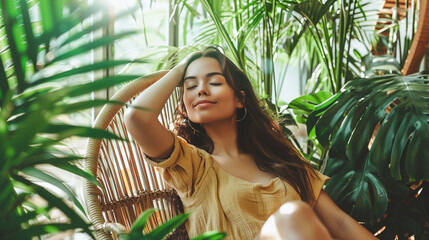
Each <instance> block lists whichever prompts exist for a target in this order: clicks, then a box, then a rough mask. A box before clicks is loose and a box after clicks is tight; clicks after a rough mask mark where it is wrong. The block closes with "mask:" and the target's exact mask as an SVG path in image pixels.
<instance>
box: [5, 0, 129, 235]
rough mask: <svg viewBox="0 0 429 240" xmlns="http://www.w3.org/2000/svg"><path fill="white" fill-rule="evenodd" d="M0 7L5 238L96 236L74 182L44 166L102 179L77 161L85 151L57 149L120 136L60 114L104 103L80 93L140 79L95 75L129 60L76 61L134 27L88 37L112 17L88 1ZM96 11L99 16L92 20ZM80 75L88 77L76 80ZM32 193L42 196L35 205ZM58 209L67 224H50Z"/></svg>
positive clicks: (10, 0)
mask: <svg viewBox="0 0 429 240" xmlns="http://www.w3.org/2000/svg"><path fill="white" fill-rule="evenodd" d="M0 6H1V13H0V24H1V29H0V36H1V37H0V45H1V52H0V142H1V144H0V188H1V194H0V209H1V211H0V235H1V236H2V237H1V238H2V239H29V238H32V237H34V236H42V235H45V234H51V233H55V232H59V231H65V230H68V229H73V230H74V229H81V230H82V231H84V232H86V233H88V234H89V235H91V231H90V229H89V224H88V223H87V222H86V221H85V218H84V217H83V216H84V215H85V212H84V208H83V206H82V204H81V203H80V202H79V201H78V199H77V198H76V195H75V194H74V193H73V192H72V191H71V188H70V186H69V185H68V184H67V183H64V182H63V181H61V180H59V179H58V178H57V177H56V176H54V175H52V174H50V173H49V172H47V171H45V170H42V169H41V168H39V165H41V164H44V165H50V166H52V167H53V168H60V169H63V170H66V171H68V172H70V173H73V174H76V175H79V176H82V177H84V178H87V179H89V180H90V181H92V182H94V183H95V184H97V181H96V180H95V178H94V177H93V176H92V175H90V174H88V173H87V172H85V171H83V170H81V169H80V168H78V167H77V166H76V165H75V164H74V162H75V161H76V160H78V159H80V158H81V157H80V156H78V155H76V154H73V153H72V152H70V151H66V150H64V148H60V147H58V146H59V145H60V143H61V141H62V140H64V139H67V138H70V137H74V136H77V137H95V138H105V137H106V138H116V137H115V136H114V135H113V134H110V133H108V132H105V131H101V130H98V129H93V128H91V127H90V126H88V125H90V124H88V125H86V126H77V125H71V124H68V123H65V122H64V121H63V120H62V119H63V118H60V116H63V115H69V114H72V113H77V112H80V111H82V110H85V109H89V108H91V107H94V106H99V105H102V104H105V103H107V101H106V100H82V98H81V97H82V96H85V95H86V96H88V95H89V94H90V93H91V92H93V91H97V90H101V89H105V88H108V87H110V86H113V85H115V84H119V83H123V82H125V81H129V80H131V79H134V78H136V77H137V76H126V75H122V76H107V77H101V78H99V79H97V78H96V79H92V75H91V74H90V73H91V72H92V71H98V70H103V69H107V68H110V67H114V66H117V65H121V64H125V63H129V62H130V61H128V60H117V61H100V62H91V61H87V62H83V63H81V64H78V65H76V62H79V61H76V57H78V56H82V55H83V54H88V53H90V52H91V51H92V50H94V49H97V48H100V47H103V46H106V45H108V44H111V43H113V42H114V41H115V40H116V39H119V38H122V37H124V36H127V35H129V34H132V33H133V32H124V33H119V34H117V35H115V36H101V37H99V38H96V37H91V36H92V33H93V32H95V31H99V30H101V29H102V28H103V27H105V26H107V24H108V22H109V18H107V17H106V16H107V15H104V14H103V11H105V8H104V7H103V5H97V4H94V5H92V6H89V5H87V4H85V2H84V1H74V0H69V1H65V0H62V1H57V0H56V1H49V0H38V1H30V0H29V1H26V0H20V1H16V0H2V1H1V5H0ZM94 14H97V15H98V16H101V17H100V18H93V16H94ZM88 21H89V23H92V24H88ZM72 61H73V62H72ZM75 79H83V81H80V82H77V83H76V82H74V80H75ZM70 80H71V81H70ZM116 104H120V103H116ZM45 183H48V184H51V185H53V186H55V187H57V188H58V189H60V190H62V191H63V192H64V193H65V195H66V196H67V198H68V199H69V200H71V202H72V204H71V205H70V204H67V203H66V202H65V201H64V199H63V198H62V197H59V196H58V195H56V194H53V193H52V192H51V191H48V190H47V189H45V187H44V186H45ZM34 196H38V197H40V198H41V199H43V200H44V201H42V202H41V203H40V202H39V203H34V202H32V197H34ZM53 209H58V210H60V211H61V212H62V213H63V214H64V215H66V216H67V217H68V221H66V222H52V221H50V219H49V213H50V211H52V210H53ZM76 209H77V210H76Z"/></svg>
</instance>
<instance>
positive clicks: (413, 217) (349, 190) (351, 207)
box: [307, 74, 429, 239]
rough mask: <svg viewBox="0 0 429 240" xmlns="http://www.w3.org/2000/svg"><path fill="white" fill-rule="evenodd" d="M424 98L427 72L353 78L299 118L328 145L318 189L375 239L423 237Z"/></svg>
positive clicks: (428, 108) (428, 216) (427, 184)
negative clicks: (321, 184)
mask: <svg viewBox="0 0 429 240" xmlns="http://www.w3.org/2000/svg"><path fill="white" fill-rule="evenodd" d="M428 98H429V75H428V74H415V75H410V76H401V75H385V76H373V77H370V78H363V79H356V80H353V81H350V82H349V83H347V84H346V85H345V86H344V87H343V89H342V91H341V92H340V93H338V94H336V95H334V96H333V97H332V98H330V99H329V100H327V101H326V102H324V103H322V104H320V105H318V106H317V107H316V109H315V111H314V112H313V113H312V114H311V115H310V116H309V118H308V121H307V125H308V129H309V131H313V133H314V134H315V135H316V136H317V139H318V140H319V142H320V143H321V144H322V145H323V146H324V147H325V149H329V153H328V155H327V156H328V158H327V161H326V162H325V165H324V169H323V170H324V173H325V174H327V175H329V176H331V181H329V182H328V184H327V187H326V189H325V190H326V191H327V192H328V194H329V195H330V196H331V197H332V198H333V199H334V201H335V202H336V203H337V204H338V205H339V206H340V207H341V208H343V209H344V210H345V211H347V212H348V213H350V214H351V215H352V216H353V217H354V218H356V219H357V220H358V221H361V222H364V223H365V226H366V227H368V228H369V229H371V230H373V231H374V232H376V231H377V230H379V229H383V231H382V232H381V233H380V234H379V237H380V238H382V239H395V237H399V239H406V238H407V237H410V236H412V235H414V236H415V237H416V239H426V238H427V237H428V236H429V235H428V232H429V228H428V224H429V205H428V204H427V203H428V202H429V194H428V192H429V150H428V148H427V146H426V145H427V143H428V142H429V116H428V112H429V105H428ZM310 134H311V133H310Z"/></svg>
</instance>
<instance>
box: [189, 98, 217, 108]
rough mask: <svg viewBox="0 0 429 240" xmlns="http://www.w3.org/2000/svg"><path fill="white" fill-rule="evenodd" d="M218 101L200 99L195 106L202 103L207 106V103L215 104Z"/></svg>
mask: <svg viewBox="0 0 429 240" xmlns="http://www.w3.org/2000/svg"><path fill="white" fill-rule="evenodd" d="M215 103H216V102H215V101H210V100H200V101H198V102H196V103H195V104H194V107H196V106H198V105H201V106H203V105H204V106H205V105H209V104H215Z"/></svg>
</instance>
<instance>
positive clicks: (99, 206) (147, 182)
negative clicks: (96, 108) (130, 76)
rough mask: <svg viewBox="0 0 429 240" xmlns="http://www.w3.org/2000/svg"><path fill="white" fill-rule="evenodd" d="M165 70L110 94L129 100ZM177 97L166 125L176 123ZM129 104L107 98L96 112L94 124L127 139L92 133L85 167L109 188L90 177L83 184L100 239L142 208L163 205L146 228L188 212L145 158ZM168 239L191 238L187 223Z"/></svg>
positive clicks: (112, 234)
mask: <svg viewBox="0 0 429 240" xmlns="http://www.w3.org/2000/svg"><path fill="white" fill-rule="evenodd" d="M165 74H166V71H160V72H156V73H153V74H150V75H147V76H144V77H142V78H139V79H137V80H135V81H133V82H131V83H129V84H127V85H126V86H125V87H123V88H122V89H121V90H120V91H118V92H117V93H116V94H115V95H114V96H113V97H112V98H111V100H114V101H119V102H123V103H126V102H128V103H130V102H131V101H132V100H133V99H134V98H135V96H136V95H138V94H139V93H140V92H142V91H143V90H144V89H146V88H147V87H148V86H150V85H151V84H153V83H154V82H156V81H157V80H158V79H160V78H161V77H162V76H164V75H165ZM176 103H177V96H176V95H175V94H173V95H172V97H171V98H170V99H169V101H168V103H167V104H166V106H165V107H164V109H163V111H162V113H161V116H160V119H161V121H162V123H163V124H164V125H165V126H169V124H170V123H172V119H173V113H174V106H175V105H176ZM126 107H127V106H121V105H119V104H107V105H106V106H104V107H103V109H102V110H101V112H100V113H99V115H98V116H97V118H96V120H95V124H94V128H101V129H105V130H108V131H110V132H113V133H114V134H116V135H118V136H120V137H122V138H124V139H127V140H128V141H118V140H101V139H90V140H89V141H88V143H87V148H86V158H85V168H86V170H87V171H90V172H91V173H93V174H94V175H95V176H96V178H97V180H98V182H99V183H100V184H101V186H103V188H104V189H103V190H102V189H100V188H99V187H97V186H95V185H94V184H92V183H90V182H88V181H86V182H85V184H84V197H85V201H86V204H87V209H88V215H89V218H90V221H91V222H92V223H93V225H94V229H95V231H96V237H97V239H117V234H118V233H120V232H124V231H127V230H129V229H130V227H131V225H132V224H133V222H134V221H135V220H136V218H137V217H138V216H139V215H140V213H142V212H143V211H145V210H146V209H149V208H156V209H158V210H159V211H157V212H156V214H153V215H152V217H151V219H150V220H149V221H148V223H147V227H146V230H147V231H151V230H152V229H154V228H156V227H157V226H159V225H160V224H162V223H164V222H165V221H167V220H168V219H171V218H172V217H174V216H175V215H177V214H179V213H182V212H183V210H182V206H181V202H180V199H179V197H178V196H177V194H176V193H175V191H174V190H173V189H171V188H169V187H168V186H166V184H165V183H164V181H163V180H162V178H161V177H160V176H159V174H158V173H157V171H156V169H154V168H153V167H151V166H150V165H148V164H147V163H146V162H145V161H144V160H143V157H144V155H143V153H142V151H141V149H140V148H139V146H138V145H137V144H136V143H135V142H134V141H133V139H131V137H130V136H129V134H128V132H127V130H126V128H125V125H124V120H123V114H124V109H125V108H126ZM168 239H189V238H188V236H187V233H186V229H185V228H184V225H182V226H181V227H179V228H178V229H176V231H175V232H174V233H173V234H172V235H170V236H169V237H168Z"/></svg>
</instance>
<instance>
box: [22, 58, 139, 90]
mask: <svg viewBox="0 0 429 240" xmlns="http://www.w3.org/2000/svg"><path fill="white" fill-rule="evenodd" d="M145 62H147V61H144V60H137V61H130V60H106V61H101V62H97V63H91V64H89V65H85V66H81V67H78V68H74V69H71V70H68V71H61V72H60V73H58V74H55V75H52V76H49V77H47V76H44V74H45V73H44V72H39V73H37V74H35V75H33V77H32V78H31V80H30V81H31V86H37V85H39V84H42V83H46V82H50V81H53V80H57V79H61V78H66V77H70V76H75V75H77V74H82V73H88V72H91V71H97V70H103V69H108V68H111V67H116V66H120V65H125V64H130V63H145Z"/></svg>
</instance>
